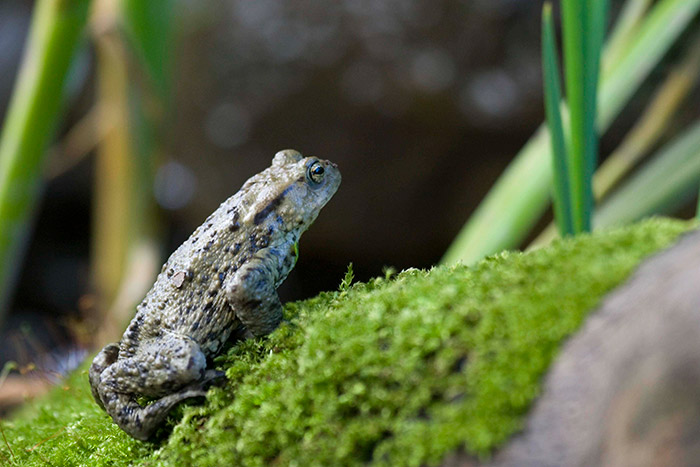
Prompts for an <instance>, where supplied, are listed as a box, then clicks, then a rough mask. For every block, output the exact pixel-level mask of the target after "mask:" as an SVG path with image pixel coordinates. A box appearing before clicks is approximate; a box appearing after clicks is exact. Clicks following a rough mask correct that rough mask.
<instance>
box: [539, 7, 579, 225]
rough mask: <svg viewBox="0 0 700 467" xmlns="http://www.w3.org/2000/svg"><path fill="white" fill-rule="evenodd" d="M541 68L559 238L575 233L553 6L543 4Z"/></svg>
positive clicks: (555, 215)
mask: <svg viewBox="0 0 700 467" xmlns="http://www.w3.org/2000/svg"><path fill="white" fill-rule="evenodd" d="M542 67H543V70H542V71H543V82H544V97H545V113H546V116H547V125H548V127H549V133H550V137H551V142H552V167H553V169H554V172H553V179H554V191H553V194H554V217H555V219H556V222H557V226H558V228H559V233H560V234H561V236H562V237H564V236H567V235H572V234H573V233H574V225H573V220H572V210H571V198H570V192H569V190H570V186H569V168H568V161H567V159H568V153H567V149H566V140H565V138H564V126H563V124H562V118H561V112H560V110H559V105H560V102H561V84H560V82H559V63H558V60H557V49H556V43H555V39H554V23H553V21H552V5H551V4H550V3H545V4H544V6H543V8H542Z"/></svg>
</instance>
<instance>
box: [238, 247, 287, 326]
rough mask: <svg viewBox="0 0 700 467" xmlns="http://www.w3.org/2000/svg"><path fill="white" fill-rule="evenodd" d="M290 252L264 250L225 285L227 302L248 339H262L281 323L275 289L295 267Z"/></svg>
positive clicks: (280, 249)
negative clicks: (243, 327) (242, 326)
mask: <svg viewBox="0 0 700 467" xmlns="http://www.w3.org/2000/svg"><path fill="white" fill-rule="evenodd" d="M290 249H291V248H286V247H285V248H273V247H268V248H263V249H261V250H259V251H258V252H257V253H255V255H253V257H252V258H250V260H249V261H248V262H247V263H246V264H245V266H244V267H242V268H241V269H239V270H238V271H237V273H236V274H235V275H234V276H233V277H232V279H231V281H230V282H229V283H228V284H226V286H225V290H226V299H227V300H228V303H229V305H231V307H232V308H233V309H234V310H235V312H236V316H238V318H239V319H240V320H241V322H242V323H243V324H244V325H245V327H246V334H247V335H248V337H251V336H252V337H259V336H264V335H267V334H269V333H271V332H272V331H274V330H275V328H276V327H277V326H278V325H279V323H280V321H282V303H281V302H280V299H279V296H278V295H277V287H278V286H279V284H280V283H281V282H282V281H283V280H284V279H285V278H286V277H287V274H289V271H290V270H291V269H292V268H293V267H294V261H295V256H293V255H290V254H289V250H290Z"/></svg>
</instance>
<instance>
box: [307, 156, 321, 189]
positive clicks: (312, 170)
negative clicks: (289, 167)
mask: <svg viewBox="0 0 700 467" xmlns="http://www.w3.org/2000/svg"><path fill="white" fill-rule="evenodd" d="M325 171H326V170H325V169H324V168H323V166H322V165H321V163H320V162H318V161H316V162H314V163H313V164H311V165H309V168H308V170H307V171H306V178H308V179H309V181H310V182H311V183H314V184H316V185H318V184H319V183H321V182H322V181H323V174H324V172H325Z"/></svg>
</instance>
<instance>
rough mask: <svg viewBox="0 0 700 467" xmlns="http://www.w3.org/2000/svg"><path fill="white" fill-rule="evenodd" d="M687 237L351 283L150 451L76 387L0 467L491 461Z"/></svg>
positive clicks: (654, 233) (262, 346) (176, 418)
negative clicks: (591, 331) (618, 308)
mask: <svg viewBox="0 0 700 467" xmlns="http://www.w3.org/2000/svg"><path fill="white" fill-rule="evenodd" d="M691 226H692V224H690V223H684V222H680V221H671V220H650V221H645V222H642V223H639V224H636V225H634V226H631V227H626V228H622V229H616V230H611V231H608V232H604V233H602V234H596V235H593V236H580V237H578V238H575V239H569V240H566V241H560V242H556V243H555V244H554V245H553V246H551V247H548V248H546V249H542V250H538V251H534V252H532V253H528V254H521V253H503V254H500V255H496V256H493V257H491V258H488V259H486V260H484V261H482V262H480V263H479V264H477V265H476V266H474V267H471V268H467V267H463V266H457V267H453V268H446V267H438V268H434V269H432V270H430V271H419V270H410V271H405V272H402V273H400V274H398V275H396V276H394V277H391V278H379V279H375V280H373V281H370V282H369V283H366V284H354V285H352V286H349V287H348V286H347V282H348V281H347V280H346V281H344V286H342V287H341V289H342V290H341V291H339V292H333V293H323V294H321V295H320V296H318V297H316V298H313V299H311V300H307V301H304V302H298V303H291V304H288V305H287V307H286V311H285V312H286V316H287V319H289V321H290V323H289V324H285V325H283V326H282V327H281V328H280V329H278V330H277V331H276V332H275V333H273V334H272V335H271V336H270V337H269V338H268V339H264V340H257V341H247V342H242V343H239V344H237V345H235V346H233V347H232V348H231V349H230V350H229V351H228V353H227V354H226V355H224V356H221V357H220V358H218V359H217V360H216V363H217V364H218V365H219V367H220V368H222V369H225V370H226V374H227V376H228V379H229V381H228V384H227V385H226V386H225V387H222V388H214V389H212V390H210V392H209V396H208V398H207V400H206V402H205V403H204V405H195V404H189V405H182V406H181V407H179V409H178V410H176V411H175V412H174V413H173V415H172V416H171V417H170V423H171V425H170V426H169V427H167V428H166V429H163V430H161V433H160V438H159V440H157V441H155V442H150V443H142V442H138V441H135V440H133V439H131V438H129V437H128V436H127V435H125V434H124V433H122V432H121V431H120V430H119V429H118V428H116V426H115V425H114V424H113V423H112V422H111V420H110V419H109V418H108V417H107V416H106V415H105V414H104V413H103V412H102V411H101V410H100V409H99V408H98V407H97V405H96V404H95V403H94V402H93V401H92V398H91V396H90V390H89V387H88V384H87V375H86V372H85V371H82V372H77V373H76V374H75V375H73V376H72V377H71V378H69V379H68V380H67V381H65V383H64V384H63V385H62V387H59V388H57V389H55V390H54V391H53V392H52V393H51V394H50V395H49V396H48V397H46V398H44V399H42V400H40V401H36V402H34V403H33V404H31V405H30V406H28V407H27V408H25V409H24V410H23V411H22V412H20V413H18V414H17V415H16V416H15V417H13V419H11V420H9V421H4V422H2V424H1V425H0V426H2V427H3V431H4V435H5V437H6V438H7V441H8V443H9V447H11V448H12V453H10V449H9V447H8V445H7V444H5V442H4V441H3V440H2V438H0V463H3V462H4V463H8V464H10V465H95V466H97V465H128V464H130V463H133V464H137V465H139V464H144V465H197V466H206V465H267V464H269V463H279V464H281V465H288V464H293V465H319V464H320V465H342V464H354V463H366V462H367V461H374V462H375V463H377V464H385V465H419V464H424V463H429V464H434V463H438V462H439V461H440V460H441V459H442V458H443V457H444V455H445V454H446V453H448V452H450V451H452V450H455V449H457V448H459V447H460V446H462V447H464V448H465V449H466V450H467V451H469V452H472V453H475V454H477V455H487V454H488V453H489V452H490V451H491V450H492V449H493V448H494V447H496V446H498V445H499V443H502V442H503V441H504V440H505V439H507V437H508V436H509V435H511V434H512V433H513V432H515V431H516V430H517V429H518V428H519V427H520V426H521V425H522V423H523V418H524V414H525V413H526V410H527V408H528V407H529V405H530V404H531V402H532V401H533V399H534V398H535V396H536V395H537V394H538V391H539V389H540V388H539V383H540V380H541V376H542V374H543V372H544V371H545V370H546V368H547V367H548V365H549V363H550V362H551V361H552V359H553V357H554V356H555V354H556V352H557V349H558V348H559V346H560V344H561V342H562V341H563V339H564V338H565V337H566V336H567V335H569V334H571V333H572V332H573V331H575V330H576V329H577V328H578V327H579V325H580V324H581V322H582V321H583V318H584V317H585V315H586V313H587V311H588V310H590V309H592V308H594V307H595V305H596V304H597V303H598V302H599V300H600V298H601V297H602V295H603V294H604V293H605V292H607V291H609V290H610V289H611V288H613V287H615V286H616V285H618V284H619V283H620V282H621V281H622V280H624V279H625V278H626V277H627V276H628V275H629V274H630V272H631V271H632V270H633V269H634V267H635V266H636V265H637V264H638V263H639V261H640V260H641V259H642V258H644V257H645V256H647V255H649V254H650V253H653V252H655V251H657V250H658V249H660V248H663V247H665V246H667V245H669V244H670V243H671V242H672V241H673V240H674V239H675V237H676V236H677V235H678V234H679V233H681V232H682V231H685V230H687V229H689V228H690V227H691ZM172 425H175V426H174V429H173V428H172ZM170 429H172V434H171V435H170V436H168V433H169V430H170Z"/></svg>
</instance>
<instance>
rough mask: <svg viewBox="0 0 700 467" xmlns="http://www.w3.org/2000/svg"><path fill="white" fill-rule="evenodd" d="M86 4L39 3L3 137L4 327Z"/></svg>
mask: <svg viewBox="0 0 700 467" xmlns="http://www.w3.org/2000/svg"><path fill="white" fill-rule="evenodd" d="M88 5H89V1H88V0H72V1H64V0H40V1H38V2H36V5H35V7H34V13H33V17H32V25H31V29H30V33H29V40H28V43H27V44H28V45H27V48H26V50H25V52H24V58H23V61H22V68H21V70H20V73H19V75H18V77H17V81H16V84H15V89H14V91H13V94H12V100H11V101H10V105H9V108H8V110H7V115H6V117H5V123H4V127H3V129H2V134H1V135H0V322H2V320H3V316H4V312H5V311H6V308H7V306H8V304H9V300H10V295H11V290H12V289H13V287H14V281H15V279H16V275H17V272H18V269H19V267H18V265H19V264H21V260H20V258H21V256H22V249H23V244H24V243H25V242H26V240H27V235H28V232H29V223H30V219H31V216H32V212H33V211H34V207H35V206H36V203H37V199H38V197H39V196H38V195H39V191H40V187H41V179H42V173H43V170H42V169H43V163H44V159H45V157H44V156H45V153H46V147H47V145H48V143H49V141H50V140H51V137H52V136H53V132H54V128H55V126H56V121H57V120H58V117H59V109H60V104H61V98H62V95H63V85H64V82H65V78H66V74H67V72H68V68H69V65H70V63H71V61H72V57H73V55H74V52H75V50H76V47H77V45H78V42H79V38H80V35H81V32H82V30H83V27H84V25H85V23H86V21H87V12H88Z"/></svg>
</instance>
